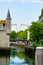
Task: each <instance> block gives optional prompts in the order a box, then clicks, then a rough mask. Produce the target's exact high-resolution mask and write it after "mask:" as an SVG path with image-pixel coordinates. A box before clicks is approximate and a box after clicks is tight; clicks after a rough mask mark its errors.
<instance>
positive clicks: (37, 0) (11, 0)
mask: <svg viewBox="0 0 43 65" xmlns="http://www.w3.org/2000/svg"><path fill="white" fill-rule="evenodd" d="M13 1H14V2H17V1H19V2H35V3H43V2H42V1H41V0H0V3H2V2H13Z"/></svg>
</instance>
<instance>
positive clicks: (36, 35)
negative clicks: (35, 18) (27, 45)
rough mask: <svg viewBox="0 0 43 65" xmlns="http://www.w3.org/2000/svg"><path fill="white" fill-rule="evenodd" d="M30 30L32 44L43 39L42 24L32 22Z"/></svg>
mask: <svg viewBox="0 0 43 65" xmlns="http://www.w3.org/2000/svg"><path fill="white" fill-rule="evenodd" d="M29 30H30V40H31V41H32V42H38V41H39V40H41V39H43V23H42V22H32V25H31V26H30V28H29Z"/></svg>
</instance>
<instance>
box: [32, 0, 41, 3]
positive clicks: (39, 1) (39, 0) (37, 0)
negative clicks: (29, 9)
mask: <svg viewBox="0 0 43 65" xmlns="http://www.w3.org/2000/svg"><path fill="white" fill-rule="evenodd" d="M32 2H36V3H42V1H41V0H32Z"/></svg>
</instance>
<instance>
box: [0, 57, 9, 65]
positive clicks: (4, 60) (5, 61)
mask: <svg viewBox="0 0 43 65" xmlns="http://www.w3.org/2000/svg"><path fill="white" fill-rule="evenodd" d="M0 65H9V57H5V56H4V57H3V56H1V57H0Z"/></svg>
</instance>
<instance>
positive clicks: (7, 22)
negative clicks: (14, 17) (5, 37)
mask: <svg viewBox="0 0 43 65" xmlns="http://www.w3.org/2000/svg"><path fill="white" fill-rule="evenodd" d="M10 32H11V16H10V11H9V10H8V13H7V17H6V33H7V34H10Z"/></svg>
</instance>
